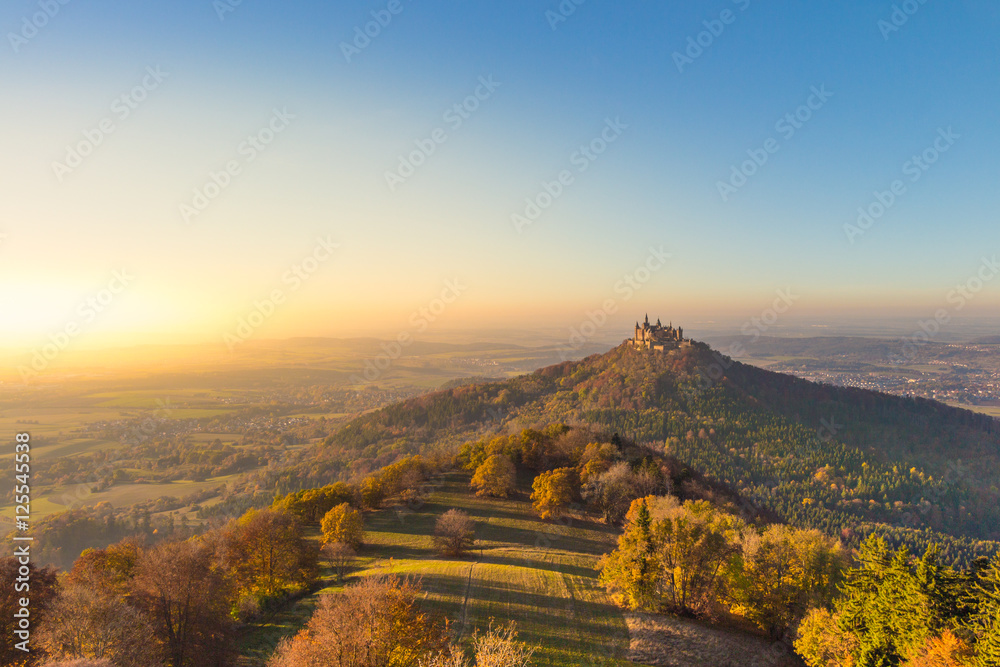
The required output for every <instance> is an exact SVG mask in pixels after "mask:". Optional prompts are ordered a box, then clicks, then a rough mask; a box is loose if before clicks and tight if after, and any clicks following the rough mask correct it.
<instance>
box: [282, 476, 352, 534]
mask: <svg viewBox="0 0 1000 667" xmlns="http://www.w3.org/2000/svg"><path fill="white" fill-rule="evenodd" d="M356 495H357V494H356V492H355V490H354V488H353V487H351V486H350V485H349V484H346V483H345V482H336V483H334V484H328V485H326V486H323V487H320V488H318V489H305V490H303V491H297V492H295V493H289V494H288V495H286V496H284V497H282V498H279V499H278V500H275V501H274V503H273V504H272V506H271V507H272V509H275V510H277V511H279V512H289V513H291V514H293V515H295V516H296V517H297V518H298V519H299V521H301V522H302V523H303V524H307V525H315V524H317V523H319V522H320V520H321V519H322V518H323V516H324V515H325V514H326V513H327V512H329V511H330V510H331V509H333V508H334V507H336V506H337V505H339V504H341V503H353V502H354V499H355V496H356Z"/></svg>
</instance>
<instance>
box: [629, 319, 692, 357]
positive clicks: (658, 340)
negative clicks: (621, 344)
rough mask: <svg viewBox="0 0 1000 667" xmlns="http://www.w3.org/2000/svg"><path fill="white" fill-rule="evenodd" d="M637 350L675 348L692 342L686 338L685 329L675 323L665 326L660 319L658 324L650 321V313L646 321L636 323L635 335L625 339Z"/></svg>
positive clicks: (657, 321)
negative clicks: (674, 324)
mask: <svg viewBox="0 0 1000 667" xmlns="http://www.w3.org/2000/svg"><path fill="white" fill-rule="evenodd" d="M625 342H626V343H628V344H629V345H631V346H632V347H634V348H635V349H637V350H659V351H661V352H662V351H663V350H673V349H675V348H678V347H684V346H687V345H690V344H691V341H690V340H687V339H685V338H684V329H682V328H681V327H677V328H676V329H675V328H674V326H673V323H670V324H668V325H667V326H663V325H662V324H660V320H656V324H650V323H649V315H646V321H645V322H643V323H642V325H641V326H640V324H639V323H638V322H636V323H635V337H634V338H629V339H628V340H626V341H625Z"/></svg>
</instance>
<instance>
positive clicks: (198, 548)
mask: <svg viewBox="0 0 1000 667" xmlns="http://www.w3.org/2000/svg"><path fill="white" fill-rule="evenodd" d="M215 563H216V554H215V553H214V552H213V550H211V549H209V548H207V547H206V545H204V544H203V543H200V542H199V541H195V540H188V541H185V542H166V543H163V544H160V545H158V546H156V547H154V548H152V549H150V550H148V551H146V552H145V553H143V555H142V558H141V559H140V562H139V566H138V568H137V572H136V578H135V591H136V594H137V597H138V598H139V600H140V601H141V603H142V606H143V608H144V609H145V610H146V612H147V613H148V615H149V617H150V619H151V620H152V624H153V629H154V633H155V636H156V638H157V639H158V640H159V641H160V642H162V644H163V646H164V650H165V654H166V657H167V662H168V664H169V665H170V666H171V667H189V666H190V667H220V666H222V665H227V664H229V659H230V656H231V653H232V648H233V628H232V622H231V620H230V616H229V610H230V604H231V600H232V596H231V591H230V589H229V587H228V586H227V583H226V581H225V578H224V576H223V574H222V573H221V572H219V571H218V570H217V568H216V567H214V566H215Z"/></svg>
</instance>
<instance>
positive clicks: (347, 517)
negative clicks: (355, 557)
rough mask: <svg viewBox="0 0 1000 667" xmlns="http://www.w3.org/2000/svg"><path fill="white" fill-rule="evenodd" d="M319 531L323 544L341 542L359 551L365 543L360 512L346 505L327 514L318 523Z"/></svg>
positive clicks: (341, 505) (343, 504) (339, 506)
mask: <svg viewBox="0 0 1000 667" xmlns="http://www.w3.org/2000/svg"><path fill="white" fill-rule="evenodd" d="M320 529H321V530H322V531H323V543H324V544H327V543H330V542H343V543H344V544H348V545H350V546H351V547H352V548H354V549H359V548H360V547H361V545H362V544H364V541H365V530H364V521H363V520H362V518H361V512H359V511H358V510H356V509H354V508H353V507H351V506H350V505H348V504H347V503H341V504H339V505H337V506H336V507H334V508H333V509H331V510H330V511H329V512H327V513H326V515H325V516H324V517H323V521H321V522H320Z"/></svg>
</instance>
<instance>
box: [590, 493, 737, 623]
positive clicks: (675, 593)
mask: <svg viewBox="0 0 1000 667" xmlns="http://www.w3.org/2000/svg"><path fill="white" fill-rule="evenodd" d="M650 500H651V499H650V498H647V499H641V500H637V501H635V503H633V509H631V510H630V511H629V513H628V515H627V517H626V518H627V521H628V524H627V527H626V530H625V532H624V533H623V534H622V536H621V537H620V538H619V541H618V548H617V549H616V550H615V551H613V552H611V553H610V554H608V555H607V556H606V557H605V558H604V560H603V561H602V563H601V581H602V582H603V583H604V584H605V586H606V587H607V588H608V590H609V591H610V592H611V593H612V595H613V596H614V597H615V598H616V600H618V601H620V603H624V604H625V605H626V606H629V607H632V608H637V609H648V610H651V611H659V610H667V611H672V612H675V613H679V614H683V615H700V614H704V613H706V612H708V611H710V610H711V609H712V607H713V606H714V605H716V604H717V603H718V602H719V600H720V596H721V593H722V589H723V583H724V578H723V574H724V572H725V570H726V568H728V567H730V565H731V564H732V562H733V560H734V558H735V557H736V555H737V554H738V546H737V545H738V540H739V536H740V535H741V534H742V532H743V531H744V530H745V526H744V524H743V522H742V521H740V520H739V519H738V518H736V517H733V516H730V515H728V514H725V513H724V512H721V511H720V510H718V509H716V508H714V507H713V506H712V505H710V504H709V503H708V502H705V501H701V500H699V501H687V502H685V503H684V504H683V506H678V505H676V504H674V503H668V504H667V505H666V506H664V507H663V508H655V509H656V511H653V510H650V509H646V510H643V507H644V506H645V505H647V504H648V503H649V502H650ZM633 517H635V518H633ZM647 534H648V536H647Z"/></svg>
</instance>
